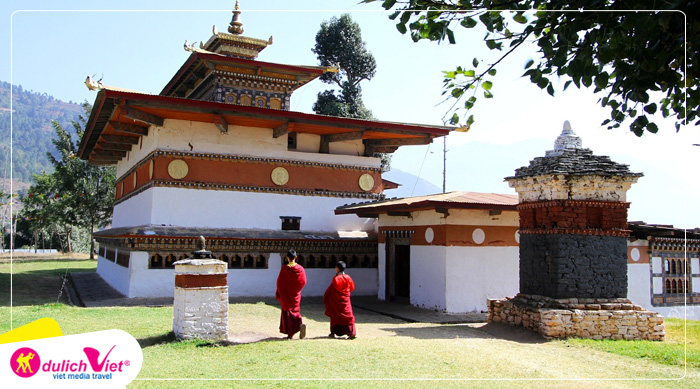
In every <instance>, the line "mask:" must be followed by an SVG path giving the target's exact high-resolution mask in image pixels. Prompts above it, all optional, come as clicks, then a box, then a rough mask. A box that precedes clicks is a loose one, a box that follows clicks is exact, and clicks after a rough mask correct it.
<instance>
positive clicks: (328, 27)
mask: <svg viewBox="0 0 700 389" xmlns="http://www.w3.org/2000/svg"><path fill="white" fill-rule="evenodd" d="M311 51H312V52H313V53H314V54H316V56H317V58H318V61H319V63H320V64H321V66H335V67H337V68H338V72H335V73H334V72H326V73H324V74H323V75H322V76H321V78H320V79H321V81H323V82H325V83H328V84H336V85H337V86H338V87H340V93H339V94H337V95H336V93H335V91H332V90H327V91H325V92H321V93H319V94H318V99H317V101H316V103H315V104H314V106H313V110H314V112H316V113H317V114H321V115H329V116H340V117H349V118H359V119H371V118H372V112H371V111H370V110H369V109H367V108H366V107H365V106H364V104H363V103H362V89H361V88H360V82H361V81H363V80H370V79H372V77H374V74H375V72H376V70H377V63H376V61H375V59H374V56H373V55H372V53H370V52H369V51H367V48H366V46H365V42H363V41H362V34H361V31H360V26H359V25H358V24H357V23H355V22H354V21H353V20H352V18H350V15H348V14H343V15H341V16H340V18H336V17H332V18H331V20H330V22H326V21H324V22H323V23H321V29H320V30H319V31H318V33H317V34H316V45H315V46H314V48H313V49H311Z"/></svg>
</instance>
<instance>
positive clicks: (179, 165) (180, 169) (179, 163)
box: [168, 159, 190, 180]
mask: <svg viewBox="0 0 700 389" xmlns="http://www.w3.org/2000/svg"><path fill="white" fill-rule="evenodd" d="M189 170H190V169H189V167H188V166H187V162H185V161H183V160H181V159H175V160H173V161H171V162H170V163H169V164H168V174H170V177H172V178H174V179H176V180H180V179H182V178H185V176H186V175H187V173H188V172H189Z"/></svg>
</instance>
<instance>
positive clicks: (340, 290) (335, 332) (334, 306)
mask: <svg viewBox="0 0 700 389" xmlns="http://www.w3.org/2000/svg"><path fill="white" fill-rule="evenodd" d="M335 272H336V274H335V277H333V280H332V281H331V285H330V286H329V287H328V289H326V293H325V294H324V295H323V304H324V305H325V306H326V316H328V317H330V318H331V333H330V335H328V337H330V338H335V337H336V336H343V335H347V336H348V339H355V335H356V331H355V315H353V313H352V303H351V302H350V292H352V291H353V290H355V283H354V282H353V281H352V278H350V276H349V275H347V274H345V262H343V261H338V264H337V265H335Z"/></svg>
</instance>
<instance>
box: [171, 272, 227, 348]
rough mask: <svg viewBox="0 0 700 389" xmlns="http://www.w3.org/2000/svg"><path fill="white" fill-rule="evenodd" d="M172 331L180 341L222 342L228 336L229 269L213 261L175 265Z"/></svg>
mask: <svg viewBox="0 0 700 389" xmlns="http://www.w3.org/2000/svg"><path fill="white" fill-rule="evenodd" d="M174 265H175V299H174V301H173V332H174V333H175V337H176V338H177V339H208V340H222V339H226V337H227V335H228V269H227V266H226V263H225V262H222V261H217V260H214V259H186V260H183V261H177V262H175V264H174Z"/></svg>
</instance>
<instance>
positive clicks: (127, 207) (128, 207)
mask: <svg viewBox="0 0 700 389" xmlns="http://www.w3.org/2000/svg"><path fill="white" fill-rule="evenodd" d="M153 193H154V191H153V189H149V190H146V191H143V192H141V193H139V194H137V195H136V196H133V197H131V198H129V199H128V200H126V201H123V202H121V203H119V204H115V205H114V210H113V213H112V228H119V227H131V226H143V225H147V224H152V222H151V221H152V220H153V217H152V209H153Z"/></svg>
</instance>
